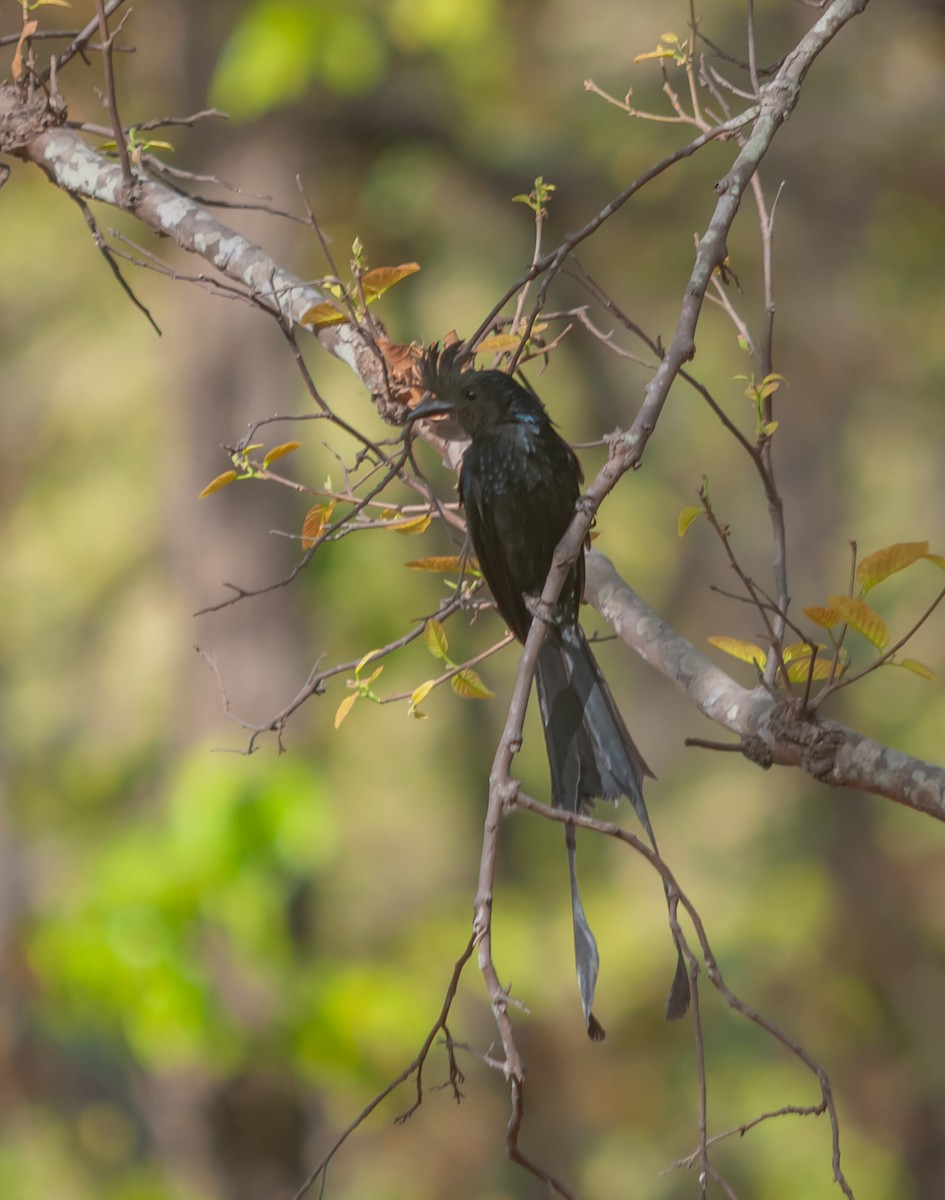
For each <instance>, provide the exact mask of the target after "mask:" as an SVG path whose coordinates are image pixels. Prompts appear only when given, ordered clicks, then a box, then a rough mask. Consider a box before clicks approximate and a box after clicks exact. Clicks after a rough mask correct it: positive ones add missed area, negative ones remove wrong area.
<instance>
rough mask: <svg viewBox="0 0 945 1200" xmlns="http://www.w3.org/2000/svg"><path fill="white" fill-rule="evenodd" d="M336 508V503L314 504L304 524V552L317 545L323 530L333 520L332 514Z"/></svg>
mask: <svg viewBox="0 0 945 1200" xmlns="http://www.w3.org/2000/svg"><path fill="white" fill-rule="evenodd" d="M334 508H335V505H334V503H331V504H313V505H312V507H311V508H310V509H309V510H308V512H307V513H306V514H305V520H304V521H303V522H302V549H303V550H311V548H312V547H313V546H314V545H315V542H316V540H317V538H318V537H319V536H320V535H321V532H322V530H323V529H324V528H325V526H326V525H327V524H328V522H329V521H330V520H331V514H332V512H333V511H334Z"/></svg>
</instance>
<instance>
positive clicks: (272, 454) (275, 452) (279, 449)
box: [263, 442, 302, 468]
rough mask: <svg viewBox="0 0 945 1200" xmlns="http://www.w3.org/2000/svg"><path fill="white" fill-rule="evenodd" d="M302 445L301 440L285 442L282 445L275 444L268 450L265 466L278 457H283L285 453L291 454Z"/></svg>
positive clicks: (264, 461)
mask: <svg viewBox="0 0 945 1200" xmlns="http://www.w3.org/2000/svg"><path fill="white" fill-rule="evenodd" d="M301 445H302V443H301V442H283V443H282V445H281V446H273V448H272V449H271V450H267V451H266V457H265V458H264V459H263V467H264V468H266V467H268V466H269V464H270V463H274V462H275V461H276V459H277V458H282V456H283V455H285V454H291V453H292V451H293V450H298V448H299V447H300V446H301Z"/></svg>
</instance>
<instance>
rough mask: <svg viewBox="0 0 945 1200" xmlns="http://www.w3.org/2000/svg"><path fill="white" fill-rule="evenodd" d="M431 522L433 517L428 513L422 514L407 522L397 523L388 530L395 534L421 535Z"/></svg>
mask: <svg viewBox="0 0 945 1200" xmlns="http://www.w3.org/2000/svg"><path fill="white" fill-rule="evenodd" d="M432 520H433V517H432V516H431V515H430V514H429V513H422V514H421V515H420V516H419V517H412V518H411V519H410V520H409V521H398V522H397V523H396V524H394V525H391V526H390V528H391V529H393V530H394V532H395V533H423V532H424V530H426V529H429V528H430V522H431V521H432Z"/></svg>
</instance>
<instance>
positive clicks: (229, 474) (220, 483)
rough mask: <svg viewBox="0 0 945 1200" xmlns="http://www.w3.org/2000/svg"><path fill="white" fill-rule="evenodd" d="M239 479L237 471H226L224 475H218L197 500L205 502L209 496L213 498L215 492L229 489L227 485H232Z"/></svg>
mask: <svg viewBox="0 0 945 1200" xmlns="http://www.w3.org/2000/svg"><path fill="white" fill-rule="evenodd" d="M238 478H239V476H238V475H237V473H236V472H235V471H224V472H223V474H222V475H218V476H217V477H216V479H212V480H211V481H210V482H209V483H208V484H207V486H206V487H205V488H204V489H203V491H202V492H201V493H200V495H199V496H198V497H197V499H198V500H205V499H206V498H207V496H212V495H213V493H214V492H219V491H220V489H221V488H225V487H227V485H228V484H231V483H232V482H233V480H234V479H238Z"/></svg>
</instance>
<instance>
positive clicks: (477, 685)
mask: <svg viewBox="0 0 945 1200" xmlns="http://www.w3.org/2000/svg"><path fill="white" fill-rule="evenodd" d="M450 687H451V688H452V689H453V691H454V692H455V693H456V695H457V696H462V697H463V699H464V700H491V699H492V697H493V696H494V695H495V692H490V691H489V689H488V688H487V687H486V685H485V684H484V683H483V682H482V680H481V679H480V678H479V676H478V675H477V674H476V672H475V671H474V670H473V669H472V667H463V669H462V670H461V671H457V673H456V674H455V675H454V676H453V678H452V679H451V680H450Z"/></svg>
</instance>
